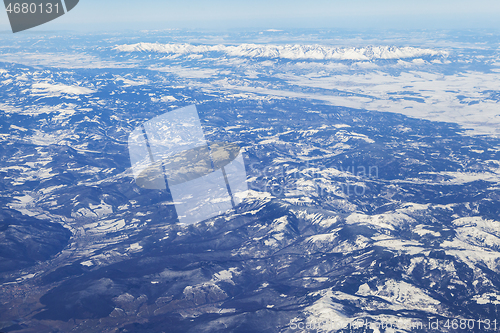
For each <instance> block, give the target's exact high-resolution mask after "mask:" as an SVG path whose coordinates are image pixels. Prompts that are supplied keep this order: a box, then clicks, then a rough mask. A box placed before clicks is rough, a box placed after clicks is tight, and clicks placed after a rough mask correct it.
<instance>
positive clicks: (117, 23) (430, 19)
mask: <svg viewBox="0 0 500 333" xmlns="http://www.w3.org/2000/svg"><path fill="white" fill-rule="evenodd" d="M499 18H500V0H476V1H463V0H415V1H404V0H380V1H376V0H350V1H335V0H333V1H332V0H310V1H296V0H286V1H285V0H251V1H237V0H236V1H235V0H232V1H229V0H181V1H165V0H163V1H160V0H136V1H131V0H104V1H103V0H80V3H79V4H78V5H77V6H76V7H75V8H74V9H73V10H72V11H71V12H69V13H67V14H66V15H64V16H63V17H61V18H59V19H56V20H54V21H52V22H50V23H47V24H45V25H43V26H40V27H38V28H34V29H38V30H40V31H43V30H58V29H63V30H81V29H85V30H87V29H88V30H122V29H127V28H128V29H138V30H140V29H166V28H209V29H210V28H222V29H233V28H275V29H289V28H346V29H356V28H360V29H456V28H458V29H471V28H490V29H492V28H495V29H496V28H500V23H499V22H500V19H499ZM0 29H2V30H8V29H9V26H8V20H7V14H6V12H5V11H2V12H1V13H0Z"/></svg>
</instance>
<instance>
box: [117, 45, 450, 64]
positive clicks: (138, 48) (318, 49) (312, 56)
mask: <svg viewBox="0 0 500 333" xmlns="http://www.w3.org/2000/svg"><path fill="white" fill-rule="evenodd" d="M114 49H115V50H117V51H120V52H156V53H168V54H173V55H190V54H193V55H195V54H200V53H210V52H218V53H222V54H225V55H228V56H232V57H251V58H270V59H290V60H364V61H366V60H373V59H408V58H409V59H411V58H420V57H426V56H427V57H437V56H440V57H446V56H447V55H448V53H447V52H446V51H436V50H432V49H421V48H415V47H395V46H367V47H361V48H357V47H349V48H345V47H344V48H339V47H331V46H330V47H329V46H324V45H300V44H295V45H290V44H285V45H272V44H264V45H259V44H241V45H221V44H219V45H192V44H179V43H170V44H159V43H136V44H124V45H118V46H116V47H115V48H114Z"/></svg>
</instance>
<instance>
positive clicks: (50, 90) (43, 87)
mask: <svg viewBox="0 0 500 333" xmlns="http://www.w3.org/2000/svg"><path fill="white" fill-rule="evenodd" d="M31 92H32V94H34V95H50V96H53V97H58V96H61V95H62V94H68V95H89V94H93V93H94V92H95V90H92V89H89V88H85V87H80V86H68V85H65V84H51V83H46V82H40V83H34V84H33V85H32V86H31Z"/></svg>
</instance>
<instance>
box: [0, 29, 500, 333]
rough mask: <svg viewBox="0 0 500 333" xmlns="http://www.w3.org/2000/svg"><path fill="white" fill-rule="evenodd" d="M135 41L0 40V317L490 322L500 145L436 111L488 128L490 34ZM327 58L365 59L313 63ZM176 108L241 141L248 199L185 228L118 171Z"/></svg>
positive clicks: (178, 326)
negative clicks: (485, 37)
mask: <svg viewBox="0 0 500 333" xmlns="http://www.w3.org/2000/svg"><path fill="white" fill-rule="evenodd" d="M139 37H140V38H143V36H139ZM139 37H137V38H130V37H128V36H83V37H82V36H80V37H74V36H73V37H72V39H66V38H65V37H57V38H53V39H52V40H50V41H49V40H47V43H42V49H40V50H37V49H36V48H33V47H31V45H32V43H33V41H32V40H31V39H30V37H29V36H28V37H26V40H25V41H17V42H16V43H18V44H12V45H10V44H9V45H10V46H8V47H7V46H6V47H5V48H3V49H2V50H3V51H2V53H1V54H0V68H1V69H0V97H1V98H0V141H1V145H0V151H1V154H0V174H1V175H2V177H0V191H1V196H0V204H1V206H0V207H1V212H0V284H1V286H2V288H1V291H0V295H1V296H0V331H2V332H13V331H25V332H53V331H57V330H58V331H62V332H70V331H73V332H105V331H112V330H116V329H118V330H121V331H124V332H125V331H128V332H162V331H165V332H249V331H252V332H299V331H300V332H310V331H313V332H314V330H316V331H323V332H377V331H378V332H384V331H385V332H391V330H390V329H386V328H387V327H386V326H387V325H391V327H392V328H393V329H392V332H418V331H421V332H436V326H435V325H436V320H437V325H438V329H439V331H442V332H457V329H456V328H454V327H455V326H453V325H454V324H453V323H454V320H455V322H457V323H458V324H457V325H459V326H458V327H460V323H461V322H463V321H464V320H466V319H467V322H466V324H467V325H469V326H467V330H468V331H471V332H483V331H485V330H486V331H492V332H493V331H495V330H497V331H498V327H499V325H500V323H498V321H497V322H495V320H496V319H497V318H498V310H499V304H500V290H499V289H500V252H499V248H500V218H499V216H500V205H499V200H500V196H499V183H500V162H499V161H500V141H499V139H498V138H495V136H493V135H489V136H486V135H482V136H478V135H471V134H470V132H467V131H466V130H465V128H464V127H461V126H460V125H459V124H456V123H454V122H453V121H454V120H456V119H461V121H462V123H467V122H468V123H467V124H468V126H470V127H473V128H474V129H475V130H478V129H485V128H487V127H486V125H489V126H490V127H488V128H490V129H491V128H493V127H494V119H496V118H495V117H494V116H492V119H493V121H492V122H490V123H485V122H484V119H489V118H487V117H489V116H490V115H491V114H488V110H493V109H494V108H493V107H494V106H495V107H496V106H497V103H498V91H500V90H499V89H497V88H495V86H494V84H495V83H494V82H495V79H496V78H497V75H498V72H497V71H495V69H496V67H495V66H497V65H496V63H495V60H493V59H496V57H497V56H498V55H497V53H495V52H497V51H495V50H496V44H495V46H494V50H493V51H492V50H489V51H485V50H484V49H486V48H487V46H488V45H489V44H487V43H486V46H484V45H483V46H482V48H483V51H481V50H479V49H477V50H474V52H476V53H474V52H472V51H467V50H469V49H467V48H466V47H464V48H459V47H458V46H457V45H455V44H453V45H452V43H451V42H449V43H448V44H446V45H448V46H450V45H451V46H450V47H449V49H450V51H449V52H448V51H446V52H448V53H446V54H445V53H443V52H444V51H443V50H440V51H433V50H435V49H433V48H430V47H426V46H418V45H417V46H415V47H414V48H411V49H407V50H406V51H407V52H408V53H406V54H408V55H412V54H413V56H408V57H409V58H404V57H406V56H404V52H406V51H404V50H405V49H404V48H399V47H394V48H385V47H381V48H377V47H371V48H370V47H363V46H360V47H354V48H351V47H350V46H349V47H340V48H336V47H332V48H328V47H311V49H308V47H306V46H304V45H305V44H300V45H302V46H285V44H277V43H275V44H276V45H275V44H272V45H271V44H270V43H268V44H266V46H262V45H261V44H254V45H253V46H252V45H250V44H248V43H247V44H244V43H240V44H231V45H233V46H230V44H229V43H223V44H216V43H211V44H203V43H201V42H200V43H195V42H190V44H183V43H180V42H179V41H178V39H179V38H177V37H176V36H173V37H172V40H161V38H163V37H162V36H161V35H154V36H153V37H154V38H156V39H159V40H160V42H159V43H158V44H155V43H153V44H140V43H139V44H131V42H130V40H131V39H134V40H137V39H139ZM153 37H151V38H150V39H153ZM3 38H7V37H3ZM78 38H80V39H78ZM196 38H199V39H200V40H203V39H204V38H209V36H208V37H206V36H205V35H202V36H201V37H200V36H199V35H196V34H195V35H193V36H191V37H190V39H189V40H194V39H196ZM311 38H312V37H311ZM464 38H465V37H464ZM477 38H479V37H477ZM186 39H187V37H186ZM243 39H244V38H243ZM71 40H73V43H74V44H71V43H70V41H71ZM413 40H414V39H413ZM451 40H454V39H453V38H451ZM148 43H152V42H151V41H148ZM61 44H62V45H61ZM202 44H203V45H202ZM67 45H72V46H71V50H70V51H68V50H67V49H66V48H67ZM116 45H121V46H119V47H118V48H117V47H116ZM124 45H132V49H128V50H121V49H120V48H123V47H125V46H124ZM133 45H136V46H137V45H143V46H144V45H149V47H156V46H158V45H159V46H160V47H165V48H166V49H168V48H170V47H174V46H175V47H178V50H177V51H175V50H173V51H168V52H167V53H164V52H160V51H158V50H153V49H150V50H148V51H147V52H146V50H145V49H144V50H139V49H135V48H136V46H133ZM155 45H156V46H155ZM162 45H163V46H162ZM168 45H170V46H168ZM172 45H174V46H172ZM214 45H216V46H214ZM235 45H236V46H235ZM244 45H246V46H244ZM249 45H250V46H249ZM270 45H271V46H270ZM288 45H295V44H290V43H289V44H288ZM298 45H299V44H298ZM318 45H319V44H318ZM380 45H382V44H380ZM384 45H394V44H391V43H385V44H384ZM21 46H22V47H21ZM30 47H31V48H30ZM127 47H128V46H127ZM175 47H174V48H175ZM213 47H218V48H219V49H217V50H215V49H213V50H212V49H210V48H213ZM467 47H469V46H467ZM16 48H20V49H22V51H19V50H17V51H16ZM190 48H192V49H190ZM168 50H170V49H168ZM193 50H194V51H193ZM231 50H236V51H234V52H235V53H234V55H233V54H231V53H230V52H232V51H231ZM313 50H315V51H314V52H313ZM349 50H351V51H352V52H353V53H352V54H351V55H349V52H350V51H349ZM422 50H424V51H422ZM429 50H430V51H429ZM35 51H38V52H39V53H38V58H36V59H35V57H34V56H33V57H31V56H28V55H29V54H30V52H33V54H37V53H36V52H35ZM135 51H141V52H135ZM309 51H311V53H308V52H309ZM16 52H18V53H16ZM68 52H70V53H68ZM182 52H187V53H182ZM384 52H386V53H384ZM391 52H392V53H391ZM416 52H424V53H420V54H418V55H417V53H416ZM425 52H427V53H425ZM431 52H438V53H435V54H434V53H432V54H431ZM481 52H482V53H481ZM15 54H18V56H16V57H14V55H15ZM263 54H269V56H263ZM273 54H274V55H273ZM341 54H343V55H342V56H345V57H349V56H352V57H361V56H363V57H368V58H369V60H370V61H364V60H363V61H360V60H359V59H357V58H356V59H354V58H352V59H347V60H346V59H340V60H333V58H332V59H319V58H315V60H314V59H313V57H315V56H316V55H318V56H321V55H322V56H325V57H326V56H328V55H331V56H333V55H335V56H339V57H340V56H341ZM391 54H392V55H393V56H395V57H396V55H397V54H400V55H399V56H398V57H396V58H388V57H390V56H391ZM401 54H403V55H401ZM447 54H448V55H447ZM193 55H198V56H193ZM478 55H479V56H482V57H483V58H481V57H478ZM292 56H294V57H301V56H303V57H306V56H307V57H310V58H307V59H306V58H301V59H298V58H296V59H298V60H292V58H286V57H292ZM370 57H371V58H370ZM376 57H378V58H376ZM383 57H386V58H383ZM414 57H416V58H414ZM68 59H79V60H78V61H74V60H72V61H69V60H68ZM309 59H310V60H314V61H307V60H309ZM318 59H319V60H318ZM337 59H339V58H337ZM403 59H406V60H403ZM464 59H465V60H464ZM480 59H486V60H481V61H482V62H480ZM415 60H417V61H415ZM420 60H421V61H420ZM462 60H463V61H464V62H463V63H462V62H460V61H462ZM469 60H470V62H467V61H469ZM448 61H449V62H450V63H446V62H448ZM54 64H59V65H58V66H59V67H57V66H56V65H54ZM332 82H334V83H335V85H333V84H332ZM489 83H491V84H492V85H490V86H489V88H486V87H484V86H483V85H485V86H486V85H488V84H489ZM450 87H453V88H450ZM424 88H425V89H424ZM346 101H352V102H356V101H364V102H363V103H366V104H363V105H371V106H372V108H370V109H371V110H366V108H362V107H356V106H357V105H351V107H348V106H345V105H343V103H344V102H346ZM474 101H478V103H473V102H474ZM390 103H393V104H390ZM190 104H196V105H197V108H198V111H199V114H200V119H201V123H202V126H203V129H204V132H205V135H206V139H207V140H208V141H211V142H219V141H225V142H234V143H237V144H238V145H240V146H241V147H242V149H243V152H244V156H245V163H246V171H247V174H248V179H247V181H248V185H249V187H250V189H251V191H250V192H251V193H250V195H249V196H248V197H247V198H246V199H245V201H244V203H243V204H241V205H240V206H238V207H236V208H235V209H233V210H230V211H228V212H227V213H225V214H223V215H221V216H217V217H215V218H212V219H209V220H206V221H203V222H201V223H197V224H194V225H189V226H186V225H181V224H178V223H177V218H176V215H175V210H174V208H173V203H172V201H171V198H170V195H169V193H168V191H158V190H145V189H142V188H140V187H138V186H137V185H136V184H135V182H134V178H133V174H132V172H131V169H130V167H131V166H130V160H129V156H128V148H127V138H128V135H129V134H130V132H131V131H132V130H133V129H134V128H136V127H137V126H140V125H141V124H142V123H144V122H145V121H147V120H149V119H152V118H154V117H155V116H157V115H160V114H163V113H165V112H168V111H169V110H173V109H176V108H179V107H182V106H186V105H190ZM376 105H380V106H381V107H380V108H381V109H382V110H384V111H389V112H380V111H377V110H373V109H374V107H375V106H376ZM419 105H421V106H422V109H424V107H429V108H431V109H430V111H428V113H423V112H422V113H420V112H419V110H420V109H418V106H419ZM446 105H447V107H448V108H449V110H448V111H449V113H447V112H448V111H446V109H442V110H441V112H440V113H438V112H436V110H437V109H438V108H440V107H441V106H446ZM432 107H434V108H436V109H432ZM452 107H456V108H452ZM459 107H460V108H459ZM479 107H481V110H482V112H477V113H476V110H478V109H476V108H479ZM384 108H391V110H387V109H384ZM452 109H453V110H454V112H455V113H453V114H452V113H451V111H452ZM396 111H398V112H396ZM431 111H432V112H431ZM448 115H451V116H449V117H448ZM431 116H435V117H436V118H432V119H433V120H435V121H432V120H430V119H429V118H431ZM452 116H453V117H452ZM446 117H448V118H446ZM443 119H447V122H445V121H442V120H443ZM437 120H440V121H437ZM469 120H473V121H469ZM480 125H481V126H482V127H481V126H480ZM492 132H494V131H492ZM490 133H491V132H490ZM486 323H487V324H488V328H487V329H486ZM382 324H383V325H385V326H384V327H382ZM431 324H432V326H431ZM377 325H378V326H377ZM495 325H496V326H495Z"/></svg>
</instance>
